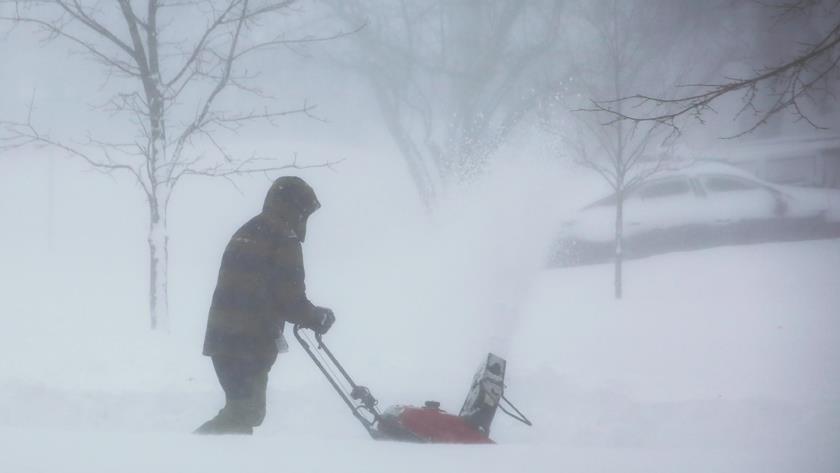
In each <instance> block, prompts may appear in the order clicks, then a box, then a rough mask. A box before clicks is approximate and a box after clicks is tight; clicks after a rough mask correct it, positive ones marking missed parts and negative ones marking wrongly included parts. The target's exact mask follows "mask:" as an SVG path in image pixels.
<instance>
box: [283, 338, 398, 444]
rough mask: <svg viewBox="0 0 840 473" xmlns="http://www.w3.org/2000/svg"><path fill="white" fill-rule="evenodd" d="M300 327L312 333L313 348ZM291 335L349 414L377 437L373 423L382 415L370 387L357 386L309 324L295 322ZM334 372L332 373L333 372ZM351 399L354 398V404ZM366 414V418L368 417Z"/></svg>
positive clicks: (377, 433)
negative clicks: (345, 405) (313, 337)
mask: <svg viewBox="0 0 840 473" xmlns="http://www.w3.org/2000/svg"><path fill="white" fill-rule="evenodd" d="M301 329H309V330H312V332H313V333H314V334H315V342H316V343H317V346H316V347H314V349H313V347H312V346H311V345H310V343H307V341H306V339H305V338H304V336H303V335H302V334H301V332H300V331H301ZM294 334H295V338H296V339H297V341H298V343H300V346H302V347H303V349H304V350H305V351H306V353H307V354H308V355H309V358H311V359H312V361H313V362H314V363H315V366H317V367H318V369H319V370H321V373H323V374H324V377H325V378H327V381H329V383H330V385H332V387H333V389H335V391H336V392H337V393H338V395H339V397H341V400H343V401H344V403H345V404H347V407H349V408H350V410H351V411H353V415H354V416H355V417H356V419H358V420H359V422H361V423H362V425H363V426H364V427H365V429H366V430H367V431H368V433H369V434H370V435H371V436H372V437H374V438H377V437H378V436H379V432H378V430H377V429H376V424H377V422H379V419H380V417H381V416H382V414H381V413H380V412H379V410H378V409H377V408H376V405H377V404H378V403H379V401H377V400H376V398H374V397H373V395H372V394H371V393H370V390H369V389H368V388H366V387H365V386H360V385H357V384H356V382H355V381H353V378H351V377H350V375H349V374H348V373H347V371H345V369H344V367H343V366H341V363H339V362H338V359H336V357H335V355H333V353H332V352H331V351H330V349H329V348H327V345H326V344H325V343H324V340H323V339H322V334H321V333H318V332H317V331H315V330H314V329H311V328H309V327H306V326H303V325H300V324H296V325H295V328H294ZM336 370H337V371H338V373H336V372H335V371H336ZM354 401H358V402H359V404H357V403H356V402H354ZM363 412H366V413H367V416H366V415H365V414H363ZM368 416H369V417H368Z"/></svg>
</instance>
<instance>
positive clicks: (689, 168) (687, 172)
mask: <svg viewBox="0 0 840 473" xmlns="http://www.w3.org/2000/svg"><path fill="white" fill-rule="evenodd" d="M665 166H666V167H665V168H664V170H663V171H662V172H659V173H656V174H654V175H653V176H651V178H650V180H655V179H659V178H664V177H676V176H685V177H698V176H702V175H709V174H716V175H729V176H736V177H741V178H745V179H749V180H752V181H756V182H760V183H762V184H768V185H769V183H767V182H764V181H763V180H762V179H760V178H758V177H757V176H756V175H754V174H751V173H749V172H747V171H744V170H743V169H740V168H738V167H736V166H733V165H731V164H726V163H723V162H720V161H711V160H695V161H676V162H673V163H666V164H665Z"/></svg>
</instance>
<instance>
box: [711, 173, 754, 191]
mask: <svg viewBox="0 0 840 473" xmlns="http://www.w3.org/2000/svg"><path fill="white" fill-rule="evenodd" d="M703 187H705V188H706V190H707V191H709V192H734V191H750V190H758V189H761V186H759V185H758V184H755V183H752V182H749V181H747V180H745V179H740V178H737V177H729V176H706V177H704V178H703Z"/></svg>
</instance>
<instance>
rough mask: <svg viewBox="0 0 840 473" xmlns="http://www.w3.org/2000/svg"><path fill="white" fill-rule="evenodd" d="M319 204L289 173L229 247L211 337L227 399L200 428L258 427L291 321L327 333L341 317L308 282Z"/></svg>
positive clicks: (208, 345) (207, 343) (209, 346)
mask: <svg viewBox="0 0 840 473" xmlns="http://www.w3.org/2000/svg"><path fill="white" fill-rule="evenodd" d="M319 207H320V203H319V202H318V199H317V197H316V196H315V192H314V191H313V190H312V188H311V187H309V185H308V184H306V182H304V181H303V179H300V178H298V177H292V176H284V177H281V178H279V179H277V180H276V181H274V183H273V184H272V186H271V189H269V191H268V195H267V196H266V199H265V205H264V206H263V211H262V213H260V214H259V215H257V216H256V217H254V218H252V219H251V220H250V221H248V222H247V223H246V224H245V225H243V226H242V227H241V228H240V229H239V230H238V231H237V232H236V233H235V234H234V235H233V237H232V238H231V240H230V242H229V243H228V245H227V247H226V248H225V252H224V254H223V255H222V264H221V267H220V269H219V279H218V282H217V283H216V290H215V292H214V293H213V302H212V304H211V306H210V314H209V316H208V320H207V332H206V335H205V339H204V354H205V355H207V356H209V357H211V359H212V360H213V367H214V368H215V370H216V375H217V376H218V378H219V383H220V384H221V385H222V389H223V390H224V392H225V406H224V408H223V409H222V410H221V411H219V414H218V415H217V416H216V417H214V418H213V419H211V420H209V421H207V422H206V423H204V424H203V425H202V426H201V427H199V428H198V429H197V430H196V433H202V434H250V433H253V428H254V427H256V426H258V425H260V424H261V423H262V420H263V418H264V417H265V392H266V385H267V382H268V372H269V370H270V369H271V366H272V365H273V364H274V361H275V359H276V358H277V354H278V349H279V350H281V351H284V347H285V346H286V345H285V339H284V338H283V330H284V327H285V324H286V322H289V323H292V324H301V325H302V326H304V327H308V328H311V329H313V330H315V331H317V332H319V333H325V332H326V331H327V330H329V328H330V326H331V325H332V323H333V322H334V321H335V317H334V316H333V313H332V311H331V310H329V309H326V308H323V307H316V306H315V305H313V304H312V303H311V302H309V300H308V299H307V298H306V286H305V284H304V270H303V253H302V250H301V242H303V241H304V239H305V238H306V222H307V219H308V218H309V216H310V215H311V214H312V213H313V212H315V211H316V210H318V208H319Z"/></svg>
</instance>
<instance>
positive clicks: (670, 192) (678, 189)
mask: <svg viewBox="0 0 840 473" xmlns="http://www.w3.org/2000/svg"><path fill="white" fill-rule="evenodd" d="M690 192H691V186H690V185H689V183H688V181H687V180H685V179H662V180H659V181H653V182H649V183H647V184H644V185H643V186H642V187H641V188H639V190H638V192H637V193H636V194H637V195H638V196H639V197H641V198H643V199H658V198H660V197H673V196H677V195H682V194H688V193H690Z"/></svg>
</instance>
